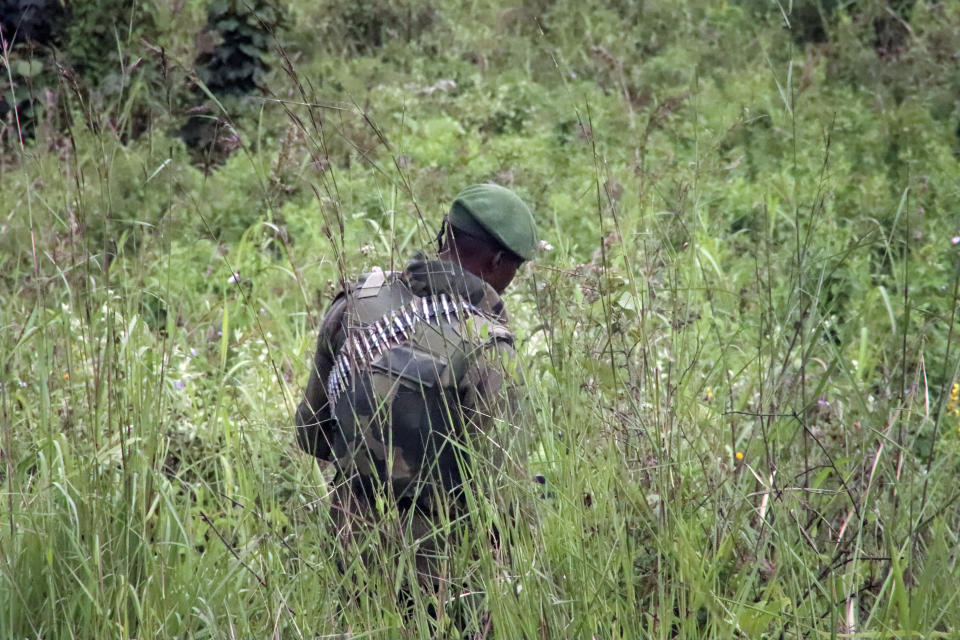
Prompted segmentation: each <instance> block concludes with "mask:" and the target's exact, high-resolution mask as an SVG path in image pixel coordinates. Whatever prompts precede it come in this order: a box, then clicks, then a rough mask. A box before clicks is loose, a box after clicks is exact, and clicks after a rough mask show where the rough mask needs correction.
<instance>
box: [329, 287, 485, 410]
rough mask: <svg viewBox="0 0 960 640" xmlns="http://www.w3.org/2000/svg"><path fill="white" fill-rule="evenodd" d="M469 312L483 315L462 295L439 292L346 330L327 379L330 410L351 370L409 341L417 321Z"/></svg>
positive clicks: (450, 319)
mask: <svg viewBox="0 0 960 640" xmlns="http://www.w3.org/2000/svg"><path fill="white" fill-rule="evenodd" d="M473 315H483V311H482V310H481V309H480V308H479V307H477V306H476V305H474V304H472V303H470V302H468V301H467V300H466V299H464V298H461V297H459V296H448V295H447V294H445V293H441V294H440V295H434V296H425V297H422V298H420V297H417V298H414V299H413V300H411V301H410V302H409V303H408V304H406V305H404V306H402V307H400V308H398V309H394V310H393V311H390V312H389V313H387V314H386V315H384V316H383V317H382V318H380V319H379V320H377V321H376V322H374V323H372V324H368V325H366V326H364V327H357V328H351V329H349V330H348V332H347V339H346V341H345V342H344V344H343V347H342V348H341V349H340V352H339V353H338V354H337V355H336V357H335V358H334V365H333V369H332V370H331V372H330V376H329V377H328V378H327V399H328V401H329V402H330V410H331V411H333V408H334V407H335V406H336V403H337V399H338V398H339V397H340V396H341V395H342V394H343V392H344V391H346V390H347V388H348V387H349V386H350V383H351V382H352V380H353V375H354V372H356V371H362V370H365V369H368V368H369V366H370V364H371V363H373V362H374V361H376V360H377V359H378V358H379V357H380V356H382V355H383V354H384V353H385V352H386V351H389V350H390V349H392V348H393V347H395V346H397V345H401V344H404V343H407V342H409V341H410V336H411V335H412V334H413V330H414V329H415V328H416V327H417V326H418V325H419V324H420V323H422V322H427V323H430V322H436V323H437V324H439V323H440V322H441V320H443V319H444V318H445V319H446V321H447V323H448V324H450V323H452V322H453V319H454V318H456V319H458V320H463V319H465V318H466V317H468V316H473Z"/></svg>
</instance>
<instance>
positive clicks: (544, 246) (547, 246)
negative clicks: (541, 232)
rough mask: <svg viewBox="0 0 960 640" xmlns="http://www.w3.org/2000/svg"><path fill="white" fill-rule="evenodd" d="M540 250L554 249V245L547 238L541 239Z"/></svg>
mask: <svg viewBox="0 0 960 640" xmlns="http://www.w3.org/2000/svg"><path fill="white" fill-rule="evenodd" d="M540 251H553V245H552V244H550V243H549V242H547V241H546V240H541V241H540Z"/></svg>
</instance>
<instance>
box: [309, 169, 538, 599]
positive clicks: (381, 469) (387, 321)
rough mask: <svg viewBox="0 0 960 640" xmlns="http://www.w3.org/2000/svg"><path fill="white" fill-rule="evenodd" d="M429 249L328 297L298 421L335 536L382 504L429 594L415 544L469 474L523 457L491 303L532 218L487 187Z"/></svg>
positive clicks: (431, 569)
mask: <svg viewBox="0 0 960 640" xmlns="http://www.w3.org/2000/svg"><path fill="white" fill-rule="evenodd" d="M437 241H438V245H439V255H438V258H437V259H436V260H430V259H427V258H426V257H425V256H424V255H422V254H416V255H415V256H414V257H413V258H412V259H411V260H410V262H409V264H408V265H407V267H406V269H405V270H404V271H403V272H399V273H393V272H384V271H382V270H380V269H374V270H373V271H372V272H371V273H369V274H366V275H364V276H363V277H362V278H360V279H359V280H358V281H357V282H356V283H354V284H351V285H348V286H347V287H345V289H344V290H343V291H342V292H340V294H339V295H338V296H337V297H336V298H335V299H334V301H333V303H332V304H331V306H330V308H329V310H328V311H327V313H326V315H325V317H324V319H323V323H322V325H321V328H320V333H319V336H318V339H317V350H316V354H315V356H314V366H313V368H312V370H311V372H310V380H309V382H308V384H307V388H306V391H305V394H304V399H303V401H302V402H301V403H300V405H299V407H298V409H297V415H296V424H297V442H298V444H299V445H300V447H301V448H302V449H303V450H304V451H306V452H307V453H310V454H312V455H314V456H316V457H317V458H318V459H319V460H325V461H331V462H332V463H333V464H334V467H335V471H336V473H335V478H334V486H333V491H332V493H331V501H332V505H331V516H332V518H333V521H334V523H335V525H336V527H337V533H338V536H340V538H341V540H342V541H344V542H345V543H348V542H349V540H351V539H352V538H353V534H354V531H355V529H356V527H357V526H359V525H361V524H362V523H363V524H366V525H367V526H375V525H376V524H378V521H379V519H380V518H381V517H382V515H383V514H382V513H378V512H377V508H376V505H377V504H380V505H382V504H384V501H383V500H380V501H378V500H376V498H377V497H378V495H380V496H386V497H388V498H389V502H390V504H394V505H396V508H397V512H398V513H399V515H400V517H401V520H402V521H403V523H404V527H403V529H404V530H406V531H407V532H408V533H409V534H412V535H411V539H413V540H417V541H419V544H420V545H421V546H420V548H418V550H417V556H416V557H417V569H418V571H419V573H420V578H421V583H425V584H426V583H429V584H433V586H434V587H437V583H438V581H439V580H440V578H439V576H438V566H437V563H438V556H442V555H443V551H442V549H439V548H438V546H437V543H436V542H434V543H427V542H425V541H426V540H428V539H429V540H436V536H432V535H430V532H431V530H432V529H433V527H434V526H435V522H436V521H437V519H438V516H440V515H441V512H443V513H445V514H446V515H447V516H451V515H452V513H451V511H449V510H450V509H452V510H453V512H454V513H460V512H462V511H463V495H462V488H463V485H464V483H465V482H468V481H469V480H470V479H471V477H473V478H476V477H477V474H478V473H479V472H478V470H477V469H478V464H480V463H483V464H490V465H492V466H491V467H487V468H499V467H500V465H501V464H502V463H504V462H508V461H510V460H516V457H515V456H514V455H512V454H513V453H514V452H515V451H517V450H519V449H522V448H523V444H522V443H523V440H524V438H522V437H521V436H523V425H519V424H516V422H515V416H514V413H515V409H516V402H515V397H513V395H514V394H513V393H512V390H513V389H515V385H516V382H517V379H516V375H515V370H516V362H515V352H514V349H513V337H512V335H511V333H510V331H509V328H508V323H507V313H506V310H505V309H504V304H503V300H502V299H501V298H500V294H501V293H503V291H504V290H505V289H506V288H507V286H509V284H510V283H511V281H512V280H513V278H514V276H515V275H516V272H517V269H518V268H519V267H520V265H521V264H522V263H523V262H524V261H526V260H530V259H531V258H532V257H533V256H534V252H535V250H536V247H537V240H536V230H535V225H534V221H533V216H532V215H531V213H530V210H529V209H528V208H527V206H526V205H525V204H524V203H523V201H522V200H520V198H518V197H517V196H516V195H515V194H514V193H513V192H512V191H510V190H509V189H506V188H503V187H500V186H497V185H491V184H481V185H473V186H470V187H467V188H466V189H464V190H463V191H462V192H461V193H460V194H459V195H458V196H457V198H456V200H454V202H453V205H452V206H451V209H450V212H449V214H448V215H447V216H446V217H445V218H444V221H443V224H442V226H441V229H440V233H439V234H438V236H437ZM471 453H472V454H473V455H474V459H473V460H471V459H470V454H471ZM478 458H482V460H480V459H478ZM441 559H442V558H441Z"/></svg>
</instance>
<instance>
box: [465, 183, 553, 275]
mask: <svg viewBox="0 0 960 640" xmlns="http://www.w3.org/2000/svg"><path fill="white" fill-rule="evenodd" d="M449 220H450V224H451V225H453V226H454V227H456V228H457V229H462V230H463V231H466V232H467V233H472V234H473V235H479V236H483V235H490V236H493V237H494V238H495V239H496V240H497V241H499V242H500V244H502V245H503V246H504V247H506V248H507V249H509V250H510V251H512V252H513V253H515V254H517V255H518V256H520V257H521V258H523V259H524V260H531V259H532V258H533V256H534V254H536V251H537V227H536V224H535V223H534V221H533V214H531V213H530V209H529V208H527V205H525V204H524V203H523V200H521V199H520V198H519V197H517V194H515V193H514V192H513V191H510V189H507V188H505V187H501V186H499V185H496V184H474V185H470V186H469V187H467V188H466V189H464V190H463V191H461V192H460V193H459V194H458V195H457V198H456V200H454V201H453V205H452V206H451V207H450V217H449Z"/></svg>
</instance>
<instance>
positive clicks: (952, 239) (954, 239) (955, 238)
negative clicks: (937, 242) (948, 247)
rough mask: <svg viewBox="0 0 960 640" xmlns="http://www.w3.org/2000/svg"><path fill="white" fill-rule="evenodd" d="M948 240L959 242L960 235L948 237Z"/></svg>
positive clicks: (954, 242)
mask: <svg viewBox="0 0 960 640" xmlns="http://www.w3.org/2000/svg"><path fill="white" fill-rule="evenodd" d="M950 242H951V243H953V244H960V236H953V237H952V238H950Z"/></svg>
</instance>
